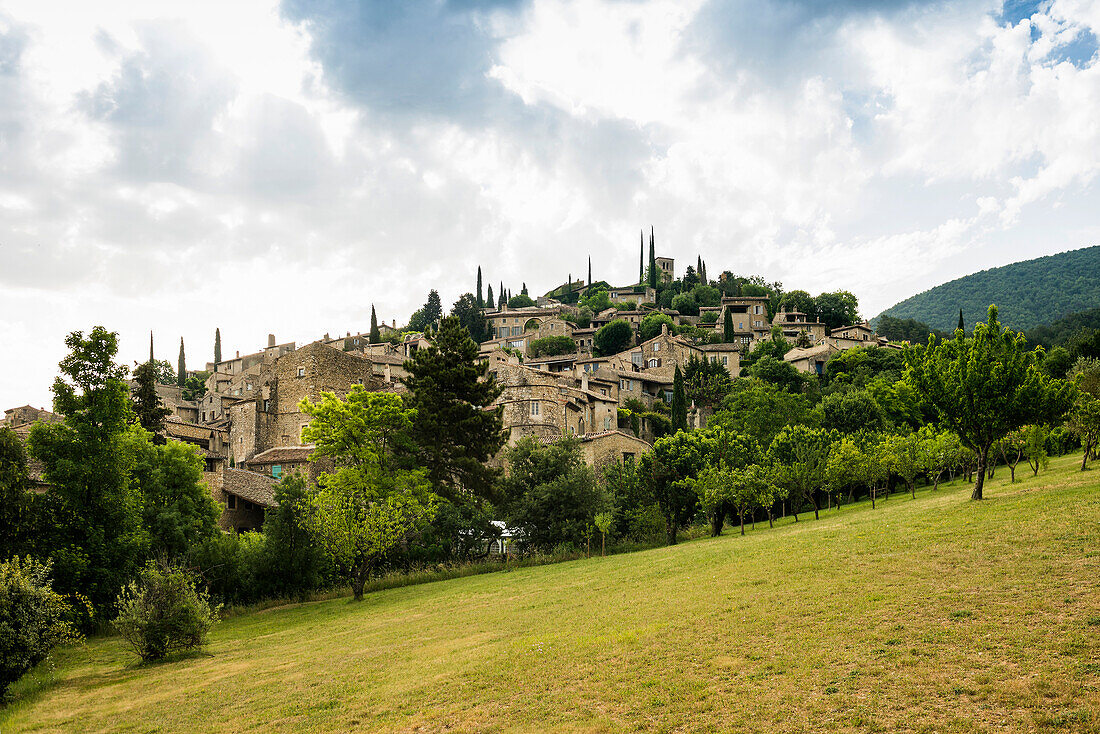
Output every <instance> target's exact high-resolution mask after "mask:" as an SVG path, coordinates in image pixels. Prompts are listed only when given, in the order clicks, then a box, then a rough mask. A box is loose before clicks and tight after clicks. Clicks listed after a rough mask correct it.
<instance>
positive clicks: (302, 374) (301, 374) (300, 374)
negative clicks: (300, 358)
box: [298, 367, 306, 377]
mask: <svg viewBox="0 0 1100 734" xmlns="http://www.w3.org/2000/svg"><path fill="white" fill-rule="evenodd" d="M305 376H306V368H305V367H299V368H298V377H305Z"/></svg>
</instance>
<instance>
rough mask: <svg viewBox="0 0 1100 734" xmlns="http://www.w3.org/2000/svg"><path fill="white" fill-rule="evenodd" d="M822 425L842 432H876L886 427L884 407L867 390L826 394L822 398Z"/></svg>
mask: <svg viewBox="0 0 1100 734" xmlns="http://www.w3.org/2000/svg"><path fill="white" fill-rule="evenodd" d="M821 415H822V420H821V425H822V426H823V427H824V428H825V429H827V430H834V431H839V432H840V433H859V432H861V431H863V432H868V433H875V432H877V431H881V430H882V429H883V428H885V427H886V425H885V424H886V422H885V420H884V418H883V414H882V408H880V407H879V405H878V403H877V402H875V399H874V398H873V397H872V396H871V394H870V393H869V392H867V391H866V390H849V391H845V392H835V393H832V394H830V395H826V396H825V397H824V398H823V399H822V400H821Z"/></svg>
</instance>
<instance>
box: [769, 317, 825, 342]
mask: <svg viewBox="0 0 1100 734" xmlns="http://www.w3.org/2000/svg"><path fill="white" fill-rule="evenodd" d="M773 324H774V325H776V326H778V327H779V328H780V329H781V330H782V332H783V337H784V338H785V339H786V340H787V341H789V342H791V343H792V344H795V343H797V342H798V340H799V339H800V338H802V336H803V335H805V338H806V340H807V341H808V342H809V343H810V345H811V346H812V345H815V344H820V343H821V342H823V341H824V340H825V324H822V323H820V322H817V321H809V319H808V317H807V316H806V314H804V313H802V312H801V311H788V310H786V308H781V309H779V313H777V314H776V315H775V321H774V322H773Z"/></svg>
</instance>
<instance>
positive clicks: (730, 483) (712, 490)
mask: <svg viewBox="0 0 1100 734" xmlns="http://www.w3.org/2000/svg"><path fill="white" fill-rule="evenodd" d="M702 435H703V439H704V447H703V448H704V451H705V452H706V455H705V456H704V465H705V467H706V469H704V470H702V471H701V472H700V474H699V476H698V478H697V480H696V482H695V485H694V488H695V492H696V494H698V495H699V506H700V507H701V509H702V510H703V512H704V513H706V515H707V519H708V520H709V522H710V534H711V537H715V536H718V535H721V534H722V526H723V525H724V524H725V519H726V516H727V515H729V514H730V513H731V512H736V511H737V506H736V504H737V503H736V499H737V498H735V497H734V492H735V489H736V488H735V486H734V479H735V474H736V473H737V472H740V471H742V470H744V469H746V468H747V467H748V466H750V465H751V464H753V463H754V462H757V461H759V460H760V446H759V445H758V444H757V443H756V441H755V440H753V438H752V437H751V436H745V435H742V434H738V433H734V432H732V431H729V430H727V429H725V428H723V427H716V428H711V429H708V430H707V431H706V432H705V433H704V434H702Z"/></svg>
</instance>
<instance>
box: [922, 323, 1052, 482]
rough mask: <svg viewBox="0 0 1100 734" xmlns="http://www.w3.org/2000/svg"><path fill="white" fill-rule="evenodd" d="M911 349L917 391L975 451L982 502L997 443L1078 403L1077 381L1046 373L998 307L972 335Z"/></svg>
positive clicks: (945, 423) (964, 443)
mask: <svg viewBox="0 0 1100 734" xmlns="http://www.w3.org/2000/svg"><path fill="white" fill-rule="evenodd" d="M906 355H907V363H908V365H909V370H908V372H907V373H906V374H907V378H908V379H909V380H910V381H911V383H912V384H913V386H914V387H915V388H916V390H917V392H918V394H919V395H920V396H921V397H922V399H923V400H924V401H925V402H927V403H928V404H929V405H930V406H931V407H932V408H933V409H934V410H935V412H936V414H937V415H938V417H939V419H940V421H941V422H942V423H943V424H944V425H946V426H947V427H949V428H950V429H951V430H953V431H954V432H955V433H956V434H958V436H959V438H960V439H961V440H962V442H963V445H965V446H966V447H968V448H970V449H971V450H973V451H974V453H975V454H976V455H977V460H978V469H977V480H976V481H975V482H974V491H973V494H972V497H973V499H976V500H980V499H982V486H983V484H984V479H985V471H986V469H987V466H988V461H989V449H990V447H991V446H992V445H993V443H994V442H995V441H997V440H998V439H1000V438H1003V437H1004V436H1006V435H1007V434H1008V433H1009V432H1011V431H1013V430H1015V429H1017V428H1020V427H1022V426H1024V425H1027V424H1028V423H1052V422H1055V421H1057V420H1059V419H1060V418H1061V417H1062V416H1063V415H1064V414H1065V413H1066V411H1068V410H1069V408H1070V406H1071V405H1072V403H1073V387H1072V385H1071V384H1069V383H1066V382H1064V381H1061V380H1051V379H1049V378H1048V377H1046V376H1045V375H1044V374H1042V372H1041V371H1040V370H1039V368H1038V366H1037V365H1036V359H1035V353H1034V352H1029V351H1027V349H1026V346H1025V344H1024V337H1023V335H1022V334H1018V333H1015V332H1012V331H1006V330H1004V329H1003V328H1002V327H1001V324H1000V322H999V321H998V320H997V307H996V306H990V307H989V321H988V323H985V324H983V323H979V324H978V325H977V326H976V327H975V329H974V334H973V336H972V337H969V338H968V337H966V336H965V335H964V334H963V333H961V332H956V335H955V338H954V339H952V340H949V341H945V342H939V341H938V340H936V338H935V337H931V338H929V341H928V344H927V346H925V345H918V346H915V347H913V348H911V349H909V350H907V352H906Z"/></svg>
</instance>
